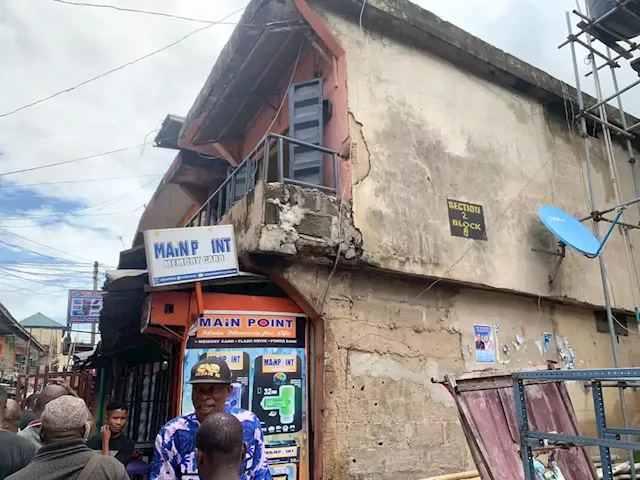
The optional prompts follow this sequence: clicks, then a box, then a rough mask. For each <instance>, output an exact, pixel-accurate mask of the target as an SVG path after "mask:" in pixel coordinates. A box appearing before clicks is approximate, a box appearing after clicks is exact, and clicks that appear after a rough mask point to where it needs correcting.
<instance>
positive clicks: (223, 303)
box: [147, 285, 310, 480]
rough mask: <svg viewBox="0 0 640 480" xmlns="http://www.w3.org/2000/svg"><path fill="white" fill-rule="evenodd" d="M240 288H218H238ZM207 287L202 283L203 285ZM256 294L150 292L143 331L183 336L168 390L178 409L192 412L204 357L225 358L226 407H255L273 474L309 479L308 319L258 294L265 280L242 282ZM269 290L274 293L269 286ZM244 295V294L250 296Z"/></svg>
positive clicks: (287, 301)
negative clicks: (194, 371)
mask: <svg viewBox="0 0 640 480" xmlns="http://www.w3.org/2000/svg"><path fill="white" fill-rule="evenodd" d="M238 287H240V286H238V285H236V286H228V287H227V288H225V287H223V286H219V287H216V288H215V289H216V290H231V291H233V290H236V291H237V290H238V289H239V288H238ZM205 288H206V287H205ZM241 288H243V289H246V290H249V292H250V291H251V290H254V291H255V292H254V293H257V294H253V295H252V294H237V293H236V294H230V293H219V292H206V291H205V292H203V293H202V306H203V309H202V314H199V313H198V314H191V313H190V312H197V311H198V303H199V302H198V300H197V295H195V294H194V293H190V292H155V293H152V294H151V301H150V305H151V310H150V315H149V316H148V323H147V328H151V329H160V328H161V329H166V330H167V331H169V330H170V331H177V329H176V327H177V326H178V324H180V323H182V325H183V326H184V329H183V331H184V334H183V338H182V340H181V348H180V351H181V354H180V357H179V359H178V363H179V364H180V366H181V370H180V375H177V376H174V380H173V385H172V387H173V388H172V391H173V394H174V396H175V398H177V399H179V401H178V402H176V408H177V410H176V412H175V413H176V414H182V415H184V414H187V413H191V412H193V410H194V409H193V403H192V401H191V385H190V384H189V375H190V371H191V368H192V367H193V365H194V364H196V363H197V362H198V361H199V360H201V359H203V358H206V357H219V358H223V359H224V360H225V361H226V362H227V364H228V365H229V368H230V370H231V372H232V377H233V387H234V388H233V393H232V394H231V396H230V397H229V399H228V403H227V404H228V405H229V406H230V407H238V408H242V409H246V410H250V411H251V412H253V413H254V414H255V415H256V416H257V417H258V419H259V420H260V423H261V425H262V431H263V434H264V439H265V447H266V452H267V458H268V460H269V465H270V469H271V473H272V477H273V478H275V479H278V480H284V479H287V480H294V479H295V480H307V479H309V478H310V453H309V450H310V441H309V439H310V422H309V393H308V391H309V383H310V382H309V380H310V379H309V371H310V366H309V332H310V329H309V319H308V318H307V316H306V315H305V314H304V313H303V311H302V310H301V309H300V307H298V306H297V305H296V304H295V302H293V301H292V300H290V299H288V298H285V297H284V296H280V297H278V296H266V295H259V293H263V292H264V290H265V285H261V286H254V287H253V288H251V287H247V286H245V287H241ZM267 289H271V290H277V288H275V286H271V287H269V286H267ZM249 292H248V293H249Z"/></svg>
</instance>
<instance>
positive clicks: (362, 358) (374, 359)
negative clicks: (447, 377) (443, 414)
mask: <svg viewBox="0 0 640 480" xmlns="http://www.w3.org/2000/svg"><path fill="white" fill-rule="evenodd" d="M349 373H350V374H351V375H352V376H354V377H363V376H365V377H374V378H390V379H392V380H395V381H398V380H406V381H408V382H412V383H417V384H419V385H423V386H424V387H425V388H426V389H427V390H428V391H429V394H430V395H431V399H432V400H433V401H434V402H437V403H440V404H442V405H443V406H445V407H447V408H450V407H453V406H454V400H453V398H452V397H451V396H450V395H449V394H448V393H447V392H446V391H445V390H444V389H443V388H442V386H441V385H438V384H435V383H432V382H431V379H432V378H439V377H441V376H442V372H440V365H439V364H438V363H437V362H436V361H435V360H433V359H432V358H429V359H427V361H426V363H425V364H424V368H423V369H422V370H421V371H419V372H416V371H414V370H411V369H410V368H408V367H407V366H405V365H403V364H402V363H400V362H399V361H397V360H395V359H394V358H393V357H391V356H389V355H377V354H372V353H362V352H352V353H351V354H350V355H349Z"/></svg>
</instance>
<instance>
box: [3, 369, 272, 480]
mask: <svg viewBox="0 0 640 480" xmlns="http://www.w3.org/2000/svg"><path fill="white" fill-rule="evenodd" d="M231 382H232V378H231V372H230V370H229V367H228V365H227V364H226V362H225V361H224V360H222V359H218V358H206V359H204V360H201V361H200V362H198V363H197V364H196V365H195V366H194V367H193V369H192V370H191V378H190V383H191V385H192V388H193V393H192V399H193V406H194V409H195V411H194V413H191V414H188V415H182V416H179V417H177V418H174V419H173V420H171V421H169V422H168V423H167V424H166V425H165V426H164V427H162V429H161V430H160V432H159V433H158V436H157V439H156V444H155V450H154V455H153V461H152V465H151V479H152V480H178V479H181V480H196V479H204V480H271V475H270V473H269V464H268V462H267V458H266V452H265V449H264V439H263V435H262V428H261V425H260V421H259V420H258V418H257V417H256V415H254V414H253V413H251V412H249V411H246V410H242V409H239V408H232V407H229V406H227V405H226V401H227V399H228V397H229V395H231V393H232V391H233V387H232V385H231ZM127 413H128V408H127V406H126V405H125V404H123V403H116V402H114V403H110V404H108V405H107V408H106V418H105V425H104V426H103V427H102V428H101V429H100V432H99V433H98V434H97V435H94V436H90V432H91V431H92V429H93V417H92V415H91V412H90V410H89V408H88V407H87V405H86V404H85V402H84V400H82V399H81V398H78V396H77V394H76V393H75V392H74V391H73V389H71V388H70V387H69V386H68V385H63V384H50V385H46V386H45V387H44V388H43V389H42V391H41V392H40V394H38V395H31V396H30V397H29V398H28V399H27V401H26V407H25V409H24V410H22V409H21V408H20V405H19V404H18V403H17V402H16V401H15V400H12V399H9V398H8V395H7V391H6V390H5V389H4V388H3V387H1V386H0V480H3V479H8V480H33V479H39V480H63V479H71V480H129V475H128V474H127V471H126V468H125V467H126V465H127V464H128V463H129V461H130V460H131V458H132V455H133V453H134V450H135V442H134V441H133V440H132V439H130V438H128V437H127V436H126V435H125V434H124V433H123V430H124V428H125V426H126V422H127Z"/></svg>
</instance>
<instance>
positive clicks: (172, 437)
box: [151, 357, 271, 480]
mask: <svg viewBox="0 0 640 480" xmlns="http://www.w3.org/2000/svg"><path fill="white" fill-rule="evenodd" d="M189 383H191V385H192V386H193V394H192V399H193V406H194V407H195V413H190V414H189V415H183V416H180V417H177V418H174V419H173V420H171V421H170V422H169V423H167V424H166V425H165V426H164V427H162V429H161V430H160V433H159V434H158V436H157V437H156V447H155V452H154V454H153V465H152V467H151V480H178V479H180V480H199V478H200V477H199V475H198V466H197V462H196V448H195V436H196V431H197V430H198V427H199V426H200V423H201V422H203V421H204V419H205V418H207V417H208V416H209V415H211V414H212V413H216V412H226V413H229V414H231V415H233V416H234V417H236V418H237V419H238V420H239V421H240V423H241V424H242V430H243V436H244V442H245V444H246V449H247V453H246V455H245V458H244V460H243V462H242V465H241V467H240V471H239V472H238V479H239V480H271V474H270V473H269V463H268V462H267V457H266V453H265V450H264V438H263V436H262V428H261V426H260V420H258V417H256V416H255V415H254V414H253V413H251V412H248V411H247V410H242V409H241V408H230V407H226V406H225V403H226V401H227V398H228V397H229V395H231V393H232V392H233V386H232V385H231V371H230V370H229V366H228V365H227V363H226V362H225V361H224V360H222V359H220V358H216V357H209V358H205V359H204V360H200V361H199V362H198V363H196V364H195V365H194V366H193V368H192V369H191V378H190V380H189Z"/></svg>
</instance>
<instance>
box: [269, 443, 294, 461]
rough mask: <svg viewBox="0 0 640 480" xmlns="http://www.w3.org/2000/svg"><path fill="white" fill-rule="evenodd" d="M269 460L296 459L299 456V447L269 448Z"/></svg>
mask: <svg viewBox="0 0 640 480" xmlns="http://www.w3.org/2000/svg"><path fill="white" fill-rule="evenodd" d="M265 450H266V452H265V453H266V455H267V460H274V459H276V458H294V457H296V456H297V455H298V447H297V446H294V447H267V448H266V449H265Z"/></svg>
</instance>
